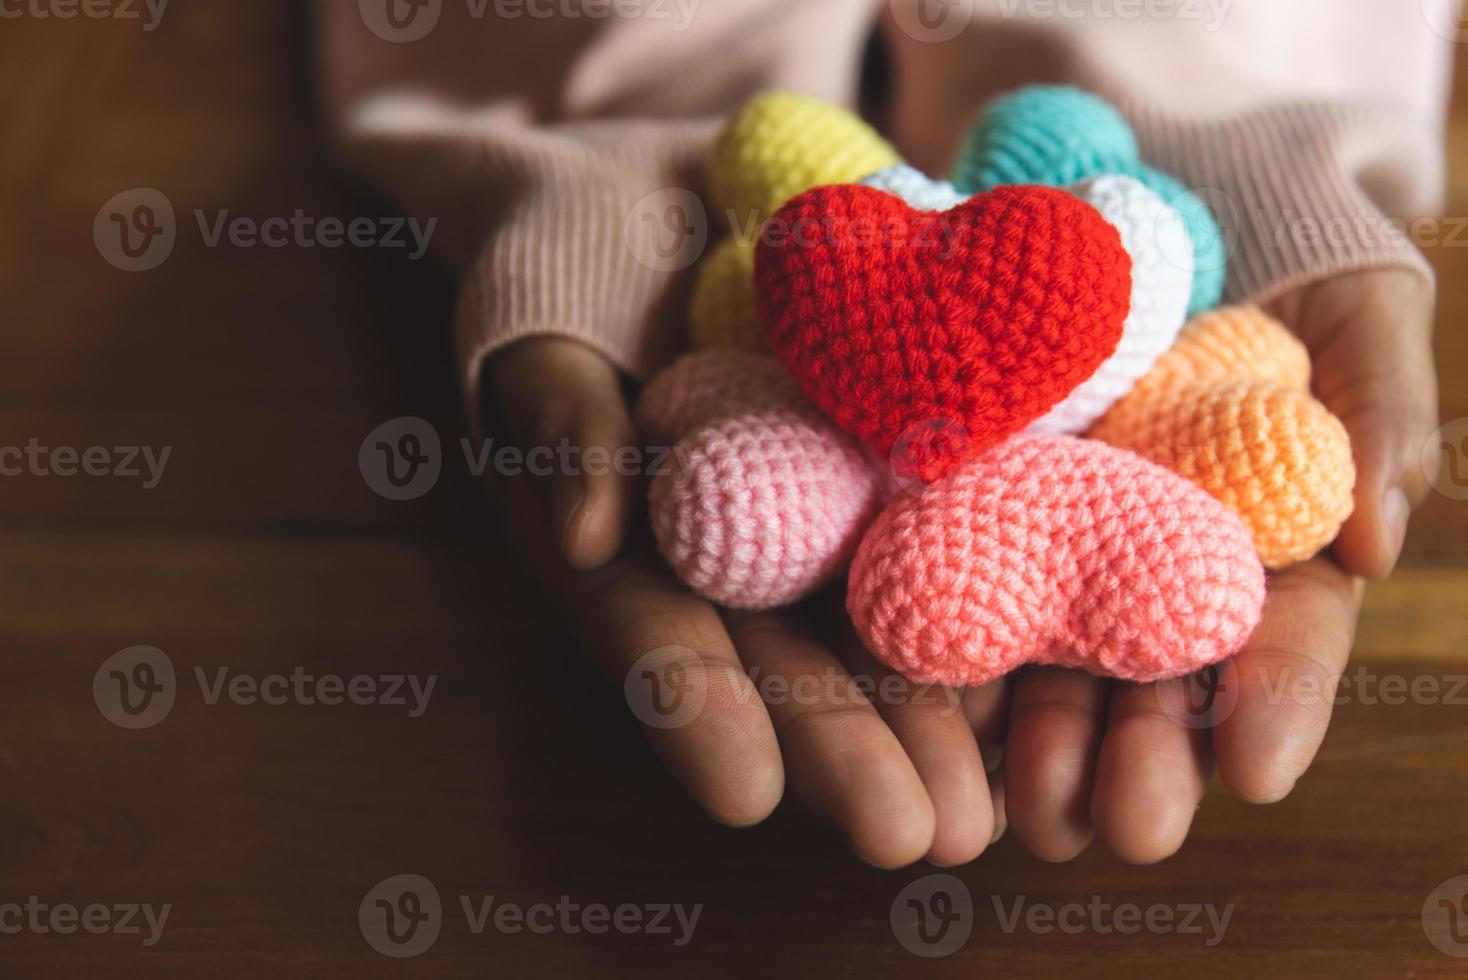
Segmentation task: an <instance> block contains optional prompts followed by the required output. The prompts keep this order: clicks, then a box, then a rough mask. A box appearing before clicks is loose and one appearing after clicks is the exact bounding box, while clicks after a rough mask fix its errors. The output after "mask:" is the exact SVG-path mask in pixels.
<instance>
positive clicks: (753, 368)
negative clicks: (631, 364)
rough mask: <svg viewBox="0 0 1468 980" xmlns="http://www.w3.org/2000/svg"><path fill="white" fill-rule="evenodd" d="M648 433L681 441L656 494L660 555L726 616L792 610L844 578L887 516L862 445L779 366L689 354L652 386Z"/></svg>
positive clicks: (738, 356) (721, 354)
mask: <svg viewBox="0 0 1468 980" xmlns="http://www.w3.org/2000/svg"><path fill="white" fill-rule="evenodd" d="M638 421H639V423H640V425H641V426H642V429H643V431H644V433H646V434H648V435H649V437H650V438H653V439H669V440H676V445H675V446H674V448H673V451H672V454H671V455H670V457H669V458H668V463H667V466H666V468H665V470H664V472H662V473H660V474H658V475H657V476H656V477H655V479H654V480H653V483H652V486H651V488H650V489H649V491H648V504H649V510H650V511H651V517H652V527H653V534H654V536H655V537H656V538H657V541H658V547H659V550H661V551H662V553H663V556H664V558H666V559H667V561H668V564H669V565H671V566H672V568H673V570H674V571H675V572H676V573H677V574H678V577H679V578H680V579H682V581H683V582H684V583H685V584H687V585H688V586H689V587H690V588H692V589H693V590H694V591H695V592H698V593H699V594H700V595H703V596H704V597H706V598H709V599H712V600H713V601H715V602H718V603H721V604H723V605H725V606H730V607H734V608H743V609H768V608H773V607H775V606H782V605H788V604H789V603H792V602H795V601H797V600H798V599H801V598H803V597H804V596H805V595H807V594H809V593H810V592H812V591H814V590H815V589H816V588H818V587H820V586H821V585H823V584H825V583H826V582H827V581H829V580H831V579H832V578H834V577H836V576H837V575H839V574H840V573H841V572H842V571H844V570H845V568H846V565H847V563H848V562H849V560H850V558H851V554H852V552H853V551H855V549H856V545H857V543H858V542H859V541H860V539H861V534H862V532H863V531H864V530H865V529H866V528H867V526H868V525H869V524H870V523H871V521H872V519H873V518H875V517H876V513H877V510H878V508H879V507H880V501H879V499H878V494H879V480H878V476H877V472H876V469H875V468H874V467H873V466H872V465H871V464H870V463H869V461H868V459H867V457H866V455H865V454H864V452H863V450H862V448H861V446H860V444H859V443H858V442H857V441H856V440H855V439H853V438H852V437H850V436H848V435H846V434H845V433H844V432H842V431H841V430H839V429H837V428H836V427H835V426H834V425H833V424H832V423H831V422H830V421H828V420H827V419H826V418H825V416H823V415H822V414H821V413H820V412H819V411H817V410H816V408H815V407H814V406H813V405H811V404H810V403H809V402H808V401H806V399H805V396H804V395H803V394H802V393H801V391H800V388H799V386H798V385H797V384H796V382H795V380H794V379H793V378H791V377H790V376H789V375H788V374H786V373H785V371H784V369H783V368H782V367H781V366H780V364H779V362H777V361H775V360H774V359H773V358H770V357H766V356H763V355H759V354H750V353H746V352H739V351H727V350H714V351H704V352H700V353H697V354H690V355H689V356H687V357H685V358H683V359H682V360H680V361H678V362H677V363H676V364H674V365H673V366H672V367H670V368H669V369H668V370H667V371H664V372H663V373H662V374H661V375H659V376H658V377H657V378H656V379H655V380H654V381H653V383H652V384H650V385H649V386H648V388H647V390H646V392H644V394H643V397H642V399H641V401H640V403H639V405H638Z"/></svg>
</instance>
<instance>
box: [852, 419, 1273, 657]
mask: <svg viewBox="0 0 1468 980" xmlns="http://www.w3.org/2000/svg"><path fill="white" fill-rule="evenodd" d="M1263 603H1264V570H1263V569H1262V568H1261V567H1260V564H1259V560H1258V558H1257V557H1256V556H1255V554H1254V548H1253V544H1252V543H1251V541H1250V539H1249V535H1248V532H1247V531H1246V530H1245V528H1244V526H1243V524H1242V523H1241V522H1240V521H1239V519H1238V518H1237V517H1236V516H1234V515H1233V514H1231V513H1229V512H1228V511H1227V510H1226V509H1225V508H1224V507H1223V506H1222V505H1220V504H1219V503H1218V502H1217V501H1216V500H1214V499H1213V498H1212V497H1210V496H1208V495H1207V494H1206V493H1204V492H1203V491H1202V490H1201V489H1199V488H1198V487H1196V486H1193V485H1192V484H1190V483H1188V482H1187V481H1186V480H1183V479H1181V478H1180V477H1178V476H1176V475H1175V474H1173V473H1170V472H1168V471H1167V470H1164V469H1162V468H1161V467H1158V466H1154V465H1153V464H1151V463H1148V462H1146V461H1145V460H1143V459H1141V458H1140V457H1138V456H1135V455H1133V454H1132V453H1129V452H1125V451H1122V450H1118V449H1114V448H1112V447H1109V446H1106V445H1103V444H1101V443H1098V442H1093V441H1089V440H1082V439H1077V438H1074V437H1069V436H1032V435H1024V436H1019V437H1016V438H1014V439H1011V440H1009V441H1008V442H1005V443H1003V444H1002V445H999V446H997V447H995V448H993V449H992V450H990V451H989V452H987V453H985V454H984V455H982V456H979V457H977V458H974V459H970V460H967V461H965V462H963V463H961V464H959V465H958V466H957V467H955V468H954V469H953V470H952V471H951V472H950V473H949V474H948V475H947V476H946V477H944V478H943V479H942V480H940V481H938V482H936V483H934V484H932V485H930V486H927V487H924V488H922V489H920V490H919V491H917V492H915V493H912V494H908V495H904V496H901V497H899V498H898V499H897V500H896V501H894V502H893V503H892V504H891V505H889V506H888V507H887V509H886V510H885V511H884V512H883V513H882V515H881V516H880V517H879V518H878V519H877V521H876V523H875V524H874V525H873V526H872V528H871V530H870V531H869V532H868V533H867V535H866V537H865V539H864V540H863V541H862V544H861V547H860V548H859V549H858V550H857V554H856V557H855V559H854V560H853V562H852V567H851V573H850V580H849V583H848V591H847V610H848V612H849V613H850V614H851V617H852V620H853V622H854V623H855V624H856V629H857V632H858V634H859V635H860V636H861V638H862V640H863V641H864V642H865V643H866V645H867V648H868V649H870V650H871V651H872V653H873V654H875V655H876V656H877V658H878V659H880V660H881V661H882V662H883V663H885V664H887V665H888V666H889V667H891V668H893V669H894V670H896V671H898V672H899V673H901V674H903V675H904V676H906V677H908V678H909V679H911V680H913V681H916V682H918V683H937V684H948V685H954V686H963V685H971V684H986V683H988V682H989V681H992V680H995V679H997V678H999V677H1002V676H1003V675H1005V674H1007V673H1009V672H1010V671H1012V670H1014V669H1015V668H1017V667H1019V666H1021V665H1023V664H1026V663H1047V664H1054V665H1056V666H1062V667H1075V668H1081V669H1083V670H1087V671H1089V672H1091V673H1094V674H1102V675H1105V676H1110V677H1118V678H1122V679H1125V680H1132V681H1155V680H1160V679H1164V678H1169V677H1177V676H1181V675H1183V674H1187V673H1189V672H1191V671H1194V670H1198V669H1199V668H1201V667H1204V666H1206V665H1208V664H1212V663H1216V662H1217V661H1219V660H1222V659H1224V658H1226V657H1228V656H1231V655H1232V654H1234V653H1235V652H1237V650H1238V649H1239V648H1240V647H1242V645H1243V644H1244V642H1245V641H1246V640H1247V639H1248V637H1249V635H1250V633H1252V632H1253V630H1254V627H1255V626H1256V625H1257V624H1258V622H1259V616H1260V613H1261V610H1262V608H1263Z"/></svg>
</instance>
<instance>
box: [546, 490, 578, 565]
mask: <svg viewBox="0 0 1468 980" xmlns="http://www.w3.org/2000/svg"><path fill="white" fill-rule="evenodd" d="M552 500H553V502H554V517H553V520H554V521H555V523H556V526H557V531H558V533H559V534H560V536H561V555H562V556H563V557H564V558H565V559H566V560H567V561H568V562H571V563H572V564H575V560H574V559H575V556H574V555H573V554H572V551H573V550H574V548H575V544H576V542H575V538H576V518H577V517H578V516H579V515H580V513H581V507H582V505H583V504H584V503H585V502H586V488H585V487H584V486H582V484H581V481H580V480H576V479H567V478H562V479H560V480H557V481H556V489H555V491H554V492H553V494H552Z"/></svg>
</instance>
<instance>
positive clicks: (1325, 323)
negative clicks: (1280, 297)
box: [1280, 269, 1437, 578]
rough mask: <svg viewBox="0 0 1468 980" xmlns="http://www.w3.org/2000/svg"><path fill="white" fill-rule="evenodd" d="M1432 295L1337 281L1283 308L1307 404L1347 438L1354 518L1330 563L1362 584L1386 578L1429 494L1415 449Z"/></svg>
mask: <svg viewBox="0 0 1468 980" xmlns="http://www.w3.org/2000/svg"><path fill="white" fill-rule="evenodd" d="M1432 305H1433V304H1432V294H1431V291H1430V289H1428V287H1427V285H1426V283H1425V282H1424V281H1423V280H1422V279H1421V278H1420V277H1419V276H1417V275H1415V274H1413V273H1411V272H1408V271H1406V270H1395V269H1391V270H1378V271H1372V272H1362V273H1355V274H1350V275H1344V276H1339V277H1337V278H1335V279H1331V280H1328V281H1326V282H1322V283H1319V284H1318V285H1315V286H1313V287H1308V288H1307V289H1306V290H1304V291H1302V293H1299V294H1296V296H1295V297H1293V298H1287V299H1286V300H1284V301H1282V304H1281V307H1280V312H1281V315H1282V318H1283V319H1284V320H1285V321H1286V322H1287V323H1289V324H1290V325H1291V326H1292V327H1294V329H1295V331H1296V333H1297V334H1298V335H1299V336H1300V339H1301V340H1303V341H1304V342H1305V345H1306V346H1307V347H1309V348H1310V353H1311V357H1312V359H1313V361H1314V375H1315V377H1314V388H1315V391H1316V394H1317V395H1318V396H1319V398H1320V399H1321V401H1323V402H1324V403H1325V405H1326V407H1327V408H1329V409H1330V410H1331V411H1332V412H1333V413H1334V414H1335V415H1336V417H1338V418H1339V419H1340V420H1341V422H1342V423H1343V424H1344V425H1345V427H1346V431H1347V432H1348V433H1350V437H1351V449H1352V453H1353V455H1354V456H1355V460H1356V490H1355V504H1356V506H1355V510H1354V512H1353V513H1352V515H1351V518H1350V519H1349V520H1348V521H1347V522H1346V524H1345V526H1344V527H1342V528H1341V533H1340V537H1339V538H1338V539H1337V540H1336V544H1335V547H1334V549H1333V553H1334V555H1335V558H1336V560H1337V561H1338V562H1339V563H1340V564H1341V566H1342V567H1343V568H1345V569H1346V571H1348V572H1350V573H1352V574H1354V575H1360V576H1362V577H1365V578H1381V577H1383V576H1385V575H1387V574H1390V572H1391V570H1392V568H1393V566H1395V564H1396V562H1397V558H1398V556H1399V555H1400V553H1401V550H1402V543H1403V540H1404V539H1405V537H1406V533H1407V519H1408V517H1409V516H1410V513H1411V510H1412V507H1413V506H1415V505H1416V504H1417V503H1420V502H1421V500H1422V498H1423V497H1424V496H1425V495H1426V493H1427V489H1428V479H1429V476H1428V474H1426V473H1424V472H1423V470H1422V466H1421V464H1420V454H1421V450H1422V445H1423V442H1424V441H1425V440H1426V439H1427V438H1428V437H1429V436H1430V435H1431V434H1432V432H1433V430H1434V429H1435V428H1436V427H1437V377H1436V373H1435V371H1434V368H1433V362H1432Z"/></svg>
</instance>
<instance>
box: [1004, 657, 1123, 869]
mask: <svg viewBox="0 0 1468 980" xmlns="http://www.w3.org/2000/svg"><path fill="white" fill-rule="evenodd" d="M1011 684H1012V691H1013V693H1012V695H1011V698H1012V702H1011V705H1010V721H1009V739H1008V741H1007V742H1006V745H1005V753H1004V771H1005V773H1006V777H1005V781H1004V788H1005V809H1006V811H1007V813H1008V816H1009V825H1010V827H1011V828H1012V829H1013V831H1014V834H1015V836H1016V837H1018V838H1019V839H1020V842H1021V843H1023V844H1024V845H1025V847H1027V848H1029V850H1030V851H1031V852H1032V853H1033V854H1034V855H1035V856H1036V857H1038V858H1040V859H1042V860H1045V861H1069V860H1070V859H1072V858H1074V857H1075V856H1076V855H1078V854H1080V853H1081V851H1083V850H1085V849H1086V845H1087V844H1089V843H1090V841H1091V836H1092V830H1091V820H1090V800H1091V786H1092V781H1093V775H1094V770H1095V765H1096V752H1097V750H1098V749H1099V747H1100V743H1101V720H1102V711H1103V709H1104V704H1105V691H1106V688H1105V685H1103V684H1102V682H1101V681H1099V680H1098V679H1096V678H1094V677H1091V676H1089V675H1087V674H1083V673H1080V672H1078V671H1073V670H1062V669H1059V668H1054V667H1043V668H1038V669H1034V668H1030V669H1026V670H1024V671H1022V672H1021V673H1020V674H1019V675H1018V676H1016V677H1015V678H1014V679H1013V681H1012V682H1011Z"/></svg>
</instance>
